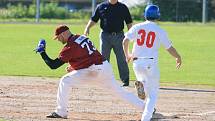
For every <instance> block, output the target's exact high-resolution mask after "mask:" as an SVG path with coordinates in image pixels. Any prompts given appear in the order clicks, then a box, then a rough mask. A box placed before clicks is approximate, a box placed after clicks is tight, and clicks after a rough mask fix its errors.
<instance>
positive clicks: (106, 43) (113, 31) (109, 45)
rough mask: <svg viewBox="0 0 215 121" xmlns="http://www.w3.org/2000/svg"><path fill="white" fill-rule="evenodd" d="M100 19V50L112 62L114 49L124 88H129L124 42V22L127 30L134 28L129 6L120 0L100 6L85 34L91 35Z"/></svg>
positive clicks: (112, 0) (109, 0) (108, 0)
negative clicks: (91, 29)
mask: <svg viewBox="0 0 215 121" xmlns="http://www.w3.org/2000/svg"><path fill="white" fill-rule="evenodd" d="M99 19H100V27H101V29H102V31H101V33H100V49H101V53H102V55H103V56H104V57H105V58H106V59H107V60H108V61H110V53H111V50H112V49H113V51H114V53H115V55H116V59H117V64H118V70H119V75H120V79H121V81H122V82H123V85H122V86H129V69H128V65H127V62H126V58H125V55H124V52H123V47H122V41H123V39H124V32H123V29H124V21H125V23H126V25H127V28H128V29H130V28H131V26H132V18H131V15H130V12H129V10H128V8H127V6H126V5H125V4H123V3H121V2H118V0H107V1H105V2H102V3H101V4H99V5H98V6H97V8H96V10H95V12H94V14H93V16H92V17H91V20H89V22H88V24H87V26H86V28H85V31H84V34H85V35H89V32H90V28H91V27H92V26H94V25H95V24H96V23H97V22H98V21H99Z"/></svg>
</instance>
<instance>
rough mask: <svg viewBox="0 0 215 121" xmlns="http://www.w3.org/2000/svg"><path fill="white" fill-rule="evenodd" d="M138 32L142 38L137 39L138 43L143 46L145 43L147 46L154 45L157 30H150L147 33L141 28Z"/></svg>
mask: <svg viewBox="0 0 215 121" xmlns="http://www.w3.org/2000/svg"><path fill="white" fill-rule="evenodd" d="M138 34H139V35H140V39H137V45H139V46H143V45H144V44H145V45H146V47H147V48H151V47H153V44H154V41H155V37H156V35H155V32H152V31H150V32H149V33H146V31H145V30H144V29H141V30H139V31H138ZM145 40H146V41H145Z"/></svg>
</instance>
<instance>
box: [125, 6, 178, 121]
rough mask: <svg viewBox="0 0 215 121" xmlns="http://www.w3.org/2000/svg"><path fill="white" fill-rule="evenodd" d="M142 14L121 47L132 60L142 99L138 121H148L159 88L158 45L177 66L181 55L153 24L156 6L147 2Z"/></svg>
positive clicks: (155, 18)
mask: <svg viewBox="0 0 215 121" xmlns="http://www.w3.org/2000/svg"><path fill="white" fill-rule="evenodd" d="M144 17H145V19H146V21H145V22H142V23H139V24H136V25H134V26H133V27H132V28H131V29H130V30H129V31H128V32H127V33H126V34H125V38H124V40H123V48H124V52H125V55H126V58H127V61H128V62H129V61H130V60H133V70H134V72H135V75H136V78H137V82H135V86H136V88H137V93H138V96H139V98H141V99H143V100H145V109H144V112H143V114H142V119H141V121H150V119H151V118H152V114H153V112H154V110H155V109H154V108H155V103H156V101H157V97H158V90H159V80H160V72H159V69H158V50H159V47H160V44H162V45H163V46H164V47H165V48H166V50H167V51H168V52H169V53H170V55H172V56H173V57H175V59H176V67H177V68H179V67H180V66H181V57H180V55H179V54H178V52H177V51H176V49H175V48H174V47H173V46H172V43H171V41H170V40H169V39H168V37H167V34H166V32H165V31H164V30H163V29H161V28H160V27H159V26H158V25H157V24H156V23H155V22H156V20H158V19H159V17H160V12H159V8H158V6H156V5H148V6H147V7H146V8H145V13H144ZM129 41H133V42H134V45H133V51H132V54H130V53H129V47H128V45H129Z"/></svg>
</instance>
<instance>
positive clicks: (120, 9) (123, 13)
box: [91, 1, 132, 33]
mask: <svg viewBox="0 0 215 121" xmlns="http://www.w3.org/2000/svg"><path fill="white" fill-rule="evenodd" d="M99 19H100V21H101V22H100V27H101V28H102V30H103V31H105V32H110V33H111V32H121V31H123V29H124V21H125V22H126V24H130V23H132V18H131V15H130V12H129V10H128V8H127V6H126V5H125V4H123V3H120V2H117V3H116V4H111V3H109V2H108V1H105V2H102V3H101V4H99V5H98V6H97V8H96V10H95V13H94V15H93V16H92V17H91V20H92V21H94V22H98V20H99Z"/></svg>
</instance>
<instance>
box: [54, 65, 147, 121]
mask: <svg viewBox="0 0 215 121" xmlns="http://www.w3.org/2000/svg"><path fill="white" fill-rule="evenodd" d="M86 83H89V84H96V85H99V86H101V87H103V88H106V89H107V90H108V91H111V93H112V94H114V95H116V96H117V97H121V98H122V99H123V100H124V101H126V102H128V103H130V104H132V105H134V106H135V107H136V108H137V109H140V110H141V111H143V109H144V104H145V103H144V101H142V100H141V99H139V98H138V97H137V96H136V95H134V94H133V93H130V92H128V91H126V90H124V89H123V88H122V87H120V85H119V84H118V83H117V82H116V80H115V78H114V75H113V70H112V67H111V64H109V63H108V62H107V61H105V62H103V64H101V65H92V66H90V67H89V68H86V69H80V70H75V71H72V72H70V73H68V74H66V75H64V76H63V77H62V78H61V79H60V83H59V87H58V93H57V108H56V110H55V112H56V113H57V114H58V115H60V116H63V117H64V116H67V115H68V109H67V107H68V101H69V88H70V86H76V85H80V84H86Z"/></svg>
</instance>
